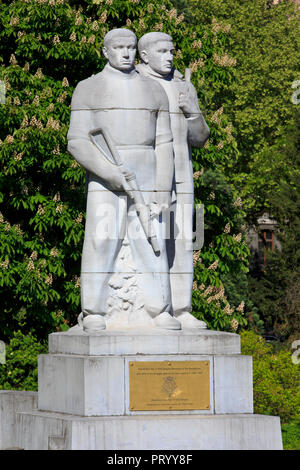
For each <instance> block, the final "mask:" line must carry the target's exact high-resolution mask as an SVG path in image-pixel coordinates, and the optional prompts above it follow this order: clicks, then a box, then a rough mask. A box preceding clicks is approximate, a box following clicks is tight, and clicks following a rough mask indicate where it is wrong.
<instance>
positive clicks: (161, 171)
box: [68, 29, 209, 333]
mask: <svg viewBox="0 0 300 470" xmlns="http://www.w3.org/2000/svg"><path fill="white" fill-rule="evenodd" d="M138 48H139V54H140V58H141V61H142V62H141V64H139V65H138V66H137V68H135V67H134V61H135V56H136V49H137V38H136V36H135V34H134V33H133V32H132V31H129V30H127V29H114V30H111V31H110V32H108V33H107V34H106V36H105V38H104V47H103V54H104V56H105V57H106V58H107V60H108V62H107V64H106V66H105V67H104V69H103V71H102V72H100V73H98V74H96V75H93V76H92V77H90V78H88V79H86V80H83V81H81V82H79V84H78V85H77V87H76V89H75V91H74V94H73V98H72V104H71V121H70V128H69V132H68V150H69V151H70V153H71V154H72V155H73V157H74V158H75V159H76V160H77V161H78V162H79V163H80V164H81V165H82V166H83V167H84V168H85V169H86V172H87V188H88V193H87V215H86V227H85V238H84V245H83V253H82V265H81V304H82V314H81V315H82V319H81V321H82V323H83V329H84V331H86V332H87V333H89V332H90V333H93V332H97V331H99V330H103V329H105V328H110V327H115V328H118V326H119V324H118V321H119V320H120V318H125V317H126V314H127V317H126V318H127V324H128V327H132V328H134V327H136V326H144V327H155V328H163V329H171V330H178V329H181V328H184V327H191V328H205V327H206V325H205V323H204V322H201V321H199V320H197V319H196V318H195V317H194V316H193V315H192V314H191V313H190V310H191V297H192V283H193V252H192V244H191V241H192V218H193V169H192V160H191V145H194V146H198V147H201V146H202V145H204V143H205V142H206V140H207V138H208V136H209V130H208V127H207V124H206V122H205V120H204V118H203V116H202V114H201V112H200V109H199V106H198V100H197V95H196V91H195V89H194V87H193V85H192V84H191V83H189V81H184V80H183V78H182V76H181V74H179V72H177V71H176V70H174V69H173V50H174V47H173V43H172V38H171V37H170V36H169V35H166V34H164V33H148V34H146V35H144V36H143V37H142V38H141V39H140V41H139V43H138ZM170 211H171V213H173V214H174V227H173V229H172V230H171V232H172V233H171V234H170V233H168V231H169V229H170V227H169V223H167V222H166V221H167V220H168V221H169V220H170V219H168V217H166V214H170ZM183 225H184V231H183V230H182V228H183ZM105 226H107V227H108V230H107V232H106V233H104V231H103V228H104V227H105ZM178 229H179V230H178ZM178 233H179V234H180V236H179V237H177V236H176V234H178ZM126 249H127V257H126V256H125V255H124V253H125V252H126ZM124 250H125V251H124ZM128 250H129V251H130V255H131V256H130V257H129V258H130V259H129V258H128ZM126 260H127V261H126ZM112 291H114V292H113V294H112ZM116 292H117V294H114V293H116ZM114 295H115V296H114ZM120 302H121V303H120ZM120 305H121V307H120ZM122 305H123V306H124V307H122ZM128 306H130V308H131V314H130V315H129V316H128V311H129V310H130V309H129V310H128V308H129V307H128ZM120 309H121V310H120ZM117 311H119V314H120V315H121V316H120V315H119V316H118V315H117ZM114 318H117V319H118V321H117V322H116V321H115V322H114ZM120 325H121V327H122V326H123V327H124V323H123V324H122V321H121V323H120Z"/></svg>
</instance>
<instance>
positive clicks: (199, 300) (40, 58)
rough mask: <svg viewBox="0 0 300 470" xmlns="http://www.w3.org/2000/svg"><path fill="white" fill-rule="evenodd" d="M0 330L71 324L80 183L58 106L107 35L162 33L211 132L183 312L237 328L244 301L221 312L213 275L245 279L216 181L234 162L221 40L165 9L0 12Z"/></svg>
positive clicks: (200, 166)
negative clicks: (199, 231)
mask: <svg viewBox="0 0 300 470" xmlns="http://www.w3.org/2000/svg"><path fill="white" fill-rule="evenodd" d="M0 24H1V26H2V32H1V33H0V40H1V42H0V60H1V62H2V66H1V68H0V79H1V80H3V81H4V82H5V86H6V103H5V105H1V106H0V119H1V122H2V123H3V126H2V127H1V130H0V138H1V141H0V144H1V147H0V149H1V154H0V162H1V177H0V191H1V199H0V201H1V219H0V222H1V231H0V237H1V240H0V241H1V248H0V250H1V251H0V256H1V261H0V262H1V268H2V275H1V279H0V282H1V287H2V302H3V303H2V305H3V309H2V315H1V317H0V324H1V331H2V334H3V336H4V338H9V337H10V336H11V334H12V332H13V331H14V330H15V329H17V327H18V325H22V328H23V331H32V332H36V333H37V334H38V336H39V337H40V338H45V337H47V334H48V333H50V332H51V331H53V330H55V329H59V330H61V329H65V328H67V327H68V326H69V325H72V324H75V323H76V318H77V315H78V314H79V313H80V277H79V275H80V256H81V248H82V241H83V234H84V216H85V188H84V179H85V174H84V171H83V169H82V168H81V167H79V166H78V164H77V163H76V162H75V161H74V160H73V159H72V157H71V156H70V155H69V154H68V152H67V150H66V133H67V129H68V124H69V117H70V108H69V105H70V99H71V96H72V92H73V90H74V87H75V86H76V84H77V83H78V81H80V80H82V79H84V78H86V77H87V76H90V75H91V74H92V73H95V72H96V71H98V70H101V69H102V68H103V66H104V65H105V62H106V61H105V59H104V57H103V56H102V55H101V47H102V43H103V37H104V35H105V33H106V32H107V31H108V30H109V29H111V28H113V27H130V29H131V30H133V31H134V32H135V33H136V34H137V36H138V37H141V35H142V34H144V33H145V32H146V31H149V30H163V31H168V32H169V33H170V34H171V35H172V37H173V39H174V43H175V45H176V50H177V52H176V58H175V66H176V67H177V68H178V69H179V70H181V71H184V68H185V67H187V66H189V67H191V70H192V76H193V82H194V84H195V86H196V88H197V91H198V94H199V99H200V103H201V105H202V109H203V110H204V112H205V113H206V118H207V121H208V123H209V127H210V130H211V137H210V139H209V141H208V143H207V145H206V146H205V149H201V150H196V151H195V152H194V159H195V193H196V202H197V203H204V207H205V223H206V227H205V229H206V231H205V236H206V242H205V246H204V247H203V250H202V252H201V256H200V252H198V253H195V284H194V295H193V308H194V313H195V315H197V316H198V317H199V318H205V320H206V322H207V323H208V325H209V326H211V327H212V328H214V329H224V330H231V331H237V330H238V329H239V328H240V327H241V326H243V325H245V323H246V320H245V317H244V314H243V308H244V302H243V299H242V298H239V299H237V300H238V304H236V305H233V306H232V305H230V303H229V301H228V298H227V295H226V291H225V286H224V283H223V281H222V278H221V275H225V274H228V273H229V272H231V273H235V274H239V273H245V272H247V270H248V257H249V250H248V247H247V245H246V243H245V236H244V234H243V233H242V227H243V220H244V215H245V214H244V212H243V210H242V207H241V202H240V199H239V197H238V193H237V190H236V189H235V187H234V185H232V184H231V181H230V178H228V175H229V173H230V168H232V165H233V162H235V161H237V159H238V158H239V153H238V150H237V143H236V140H235V139H234V137H233V135H232V132H231V129H232V125H231V122H230V120H229V118H228V116H227V115H226V114H225V113H224V110H223V106H222V103H223V100H224V99H225V98H226V97H227V96H228V95H230V86H229V85H230V84H232V83H233V82H234V80H235V71H234V65H235V60H233V59H230V57H229V54H228V53H227V52H226V48H227V46H228V38H227V33H226V29H225V30H223V28H220V29H216V28H215V26H214V25H213V27H212V26H211V25H208V26H205V27H204V26H202V25H201V24H199V25H197V26H195V25H193V26H191V25H188V24H187V23H185V22H184V21H183V16H182V15H178V14H177V13H176V10H175V9H174V7H173V5H172V4H171V3H170V2H168V1H167V2H164V3H163V2H161V1H159V2H153V3H152V2H150V1H149V0H135V1H134V0H128V1H123V0H122V1H119V0H114V1H106V2H98V1H96V2H95V1H94V2H92V1H81V2H66V1H64V0H56V1H55V0H32V1H31V0H28V1H15V2H13V3H10V2H3V3H2V4H1V10H0Z"/></svg>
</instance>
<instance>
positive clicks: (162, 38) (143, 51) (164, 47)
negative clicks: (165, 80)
mask: <svg viewBox="0 0 300 470" xmlns="http://www.w3.org/2000/svg"><path fill="white" fill-rule="evenodd" d="M138 49H139V54H140V58H141V61H142V62H144V63H145V64H148V65H149V67H150V68H151V69H152V70H154V72H157V73H159V74H160V75H169V73H170V72H171V70H172V66H173V54H174V45H173V40H172V38H171V36H169V34H166V33H159V32H157V33H156V32H153V33H147V34H144V36H142V37H141V39H140V40H139V42H138Z"/></svg>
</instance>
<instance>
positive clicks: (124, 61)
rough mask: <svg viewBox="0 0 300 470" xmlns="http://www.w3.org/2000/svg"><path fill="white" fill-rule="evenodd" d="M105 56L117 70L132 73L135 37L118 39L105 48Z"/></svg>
mask: <svg viewBox="0 0 300 470" xmlns="http://www.w3.org/2000/svg"><path fill="white" fill-rule="evenodd" d="M103 54H104V56H105V57H106V58H107V60H108V62H109V64H110V65H111V66H112V67H114V68H115V69H118V70H122V71H130V70H131V69H132V68H133V65H134V59H135V54H136V41H135V39H134V37H116V38H114V39H112V40H111V42H110V43H109V45H108V46H106V47H103Z"/></svg>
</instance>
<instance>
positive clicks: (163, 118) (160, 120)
mask: <svg viewBox="0 0 300 470" xmlns="http://www.w3.org/2000/svg"><path fill="white" fill-rule="evenodd" d="M159 89H160V93H161V97H162V100H161V104H160V109H159V111H158V114H157V123H156V140H155V154H156V189H157V191H160V200H159V201H158V202H159V203H160V204H167V205H168V206H169V204H170V198H171V190H172V183H173V178H174V154H173V137H172V131H171V124H170V114H169V102H168V98H167V95H166V93H165V91H164V90H163V88H162V87H161V86H160V85H159Z"/></svg>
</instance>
